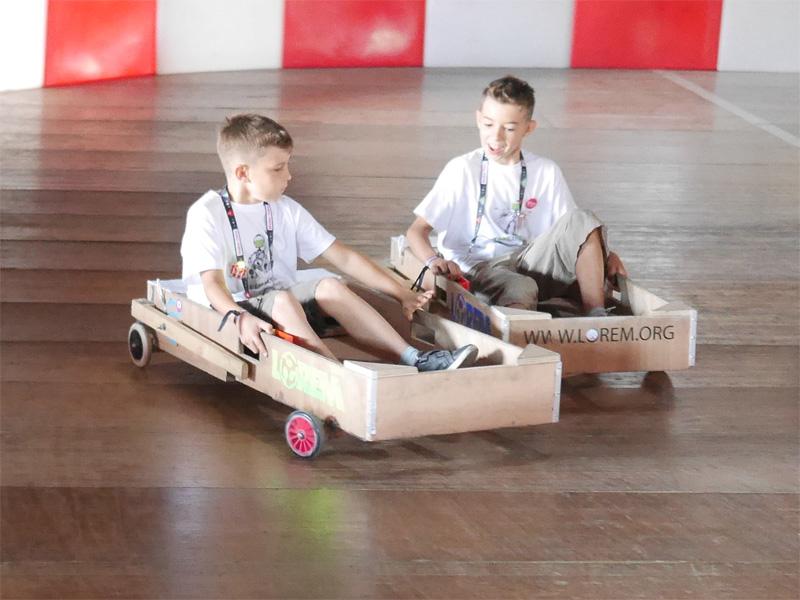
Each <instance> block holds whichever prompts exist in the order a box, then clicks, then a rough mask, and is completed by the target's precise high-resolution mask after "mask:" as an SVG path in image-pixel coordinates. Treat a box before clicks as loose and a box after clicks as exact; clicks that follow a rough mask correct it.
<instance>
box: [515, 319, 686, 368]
mask: <svg viewBox="0 0 800 600" xmlns="http://www.w3.org/2000/svg"><path fill="white" fill-rule="evenodd" d="M692 312H693V311H687V313H686V314H673V315H664V316H658V317H657V316H651V317H605V318H600V319H590V318H578V319H553V320H552V321H530V322H528V323H526V324H524V326H523V325H522V324H520V325H519V326H518V325H517V324H516V323H515V324H514V325H513V326H512V330H511V333H510V339H509V341H510V342H511V343H513V344H520V345H522V344H529V343H533V344H536V345H538V346H542V347H544V348H549V349H550V350H552V351H554V352H558V353H559V354H560V355H561V360H562V362H563V363H564V374H565V375H568V374H575V373H608V372H614V371H676V370H681V369H687V368H689V367H690V366H691V365H692V364H693V363H694V357H693V356H692V354H693V353H692V349H693V347H694V340H693V339H692V336H693V330H692V314H691V313H692Z"/></svg>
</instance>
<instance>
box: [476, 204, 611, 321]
mask: <svg viewBox="0 0 800 600" xmlns="http://www.w3.org/2000/svg"><path fill="white" fill-rule="evenodd" d="M597 228H600V231H601V235H602V238H603V253H604V254H605V253H606V252H607V251H606V248H607V247H608V246H607V244H606V232H605V226H604V225H603V222H602V221H601V220H600V219H598V218H597V216H596V215H595V214H594V213H593V212H592V211H590V210H584V209H574V210H571V211H570V212H568V213H567V214H565V215H564V216H563V217H561V218H560V219H559V220H558V221H556V222H555V223H554V224H553V226H552V227H551V228H550V229H548V230H547V231H545V232H544V233H543V234H542V235H540V236H538V237H537V238H536V239H535V240H534V241H533V242H531V243H530V244H529V245H528V246H526V247H524V248H520V249H518V250H515V251H513V252H510V253H508V254H504V255H503V256H498V257H497V258H493V259H490V260H485V261H483V262H482V263H479V264H478V265H476V266H475V267H473V268H472V269H471V270H470V272H469V273H468V274H467V279H468V280H469V282H470V288H471V290H472V292H473V293H474V294H475V295H476V296H478V297H479V298H480V299H481V300H483V301H484V302H487V303H489V304H494V305H497V306H508V305H510V304H523V305H525V306H527V307H528V308H529V309H531V310H533V309H535V308H536V307H537V305H538V303H539V302H543V301H545V300H550V299H552V298H560V297H563V296H566V295H570V293H571V292H573V291H574V290H571V289H570V288H571V287H572V286H573V284H574V283H575V281H576V275H575V263H576V262H577V261H578V251H579V250H580V248H581V245H582V244H583V243H584V242H585V241H586V238H587V237H589V234H590V233H591V232H592V231H594V230H595V229H597Z"/></svg>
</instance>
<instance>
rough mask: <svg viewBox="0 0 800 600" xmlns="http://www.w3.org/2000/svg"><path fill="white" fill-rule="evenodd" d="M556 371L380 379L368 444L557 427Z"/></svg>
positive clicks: (515, 369)
mask: <svg viewBox="0 0 800 600" xmlns="http://www.w3.org/2000/svg"><path fill="white" fill-rule="evenodd" d="M559 367H560V363H558V362H551V363H545V364H533V365H524V366H504V365H499V366H490V367H473V368H470V369H462V370H459V371H439V372H436V373H422V374H417V375H410V376H407V377H388V378H381V379H379V380H378V381H377V384H378V401H377V406H376V431H375V435H374V436H373V437H372V439H374V440H386V439H396V438H405V437H417V436H424V435H436V434H448V433H458V432H464V431H480V430H486V429H496V428H500V427H520V426H524V425H538V424H542V423H552V422H555V421H557V420H558V403H559V395H558V393H557V387H556V386H557V382H558V383H560V369H559Z"/></svg>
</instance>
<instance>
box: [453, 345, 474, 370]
mask: <svg viewBox="0 0 800 600" xmlns="http://www.w3.org/2000/svg"><path fill="white" fill-rule="evenodd" d="M477 358H478V347H477V346H472V345H470V346H469V347H468V348H467V349H466V350H465V351H464V352H462V353H461V354H460V355H459V356H458V358H456V359H455V360H454V361H453V364H451V365H450V366H449V367H447V369H446V370H447V371H455V370H456V369H459V368H461V367H471V366H472V365H473V364H474V363H475V360H476V359H477Z"/></svg>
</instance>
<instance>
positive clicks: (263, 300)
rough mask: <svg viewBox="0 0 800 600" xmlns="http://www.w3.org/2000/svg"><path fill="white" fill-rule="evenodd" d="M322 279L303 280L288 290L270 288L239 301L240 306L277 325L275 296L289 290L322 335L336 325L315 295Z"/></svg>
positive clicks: (312, 324) (312, 325)
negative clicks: (275, 320) (274, 314)
mask: <svg viewBox="0 0 800 600" xmlns="http://www.w3.org/2000/svg"><path fill="white" fill-rule="evenodd" d="M320 281H322V279H310V280H308V281H301V282H300V283H297V284H295V285H293V286H292V287H290V288H289V289H286V290H270V291H269V292H267V293H266V294H262V295H260V296H254V297H253V298H249V299H247V300H243V301H242V302H239V306H241V307H242V308H245V309H247V310H248V311H249V312H251V313H253V314H254V315H256V316H258V317H260V318H262V319H264V320H265V321H267V322H269V323H271V324H273V325H275V322H274V321H273V320H272V308H273V306H274V305H275V297H276V296H277V295H278V294H280V293H281V292H289V293H290V294H291V295H292V296H294V297H295V298H296V299H297V301H298V302H299V303H300V305H301V306H302V307H303V312H305V314H306V319H308V322H309V324H310V325H311V327H312V328H313V329H314V331H315V332H316V334H317V335H322V334H323V333H324V332H325V330H326V329H329V328H330V327H331V326H335V325H336V322H335V320H333V319H332V318H330V317H329V316H328V315H326V314H325V313H324V312H323V311H322V309H321V308H320V307H319V304H317V300H316V298H315V295H316V292H317V285H319V282H320Z"/></svg>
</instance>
